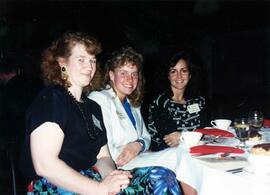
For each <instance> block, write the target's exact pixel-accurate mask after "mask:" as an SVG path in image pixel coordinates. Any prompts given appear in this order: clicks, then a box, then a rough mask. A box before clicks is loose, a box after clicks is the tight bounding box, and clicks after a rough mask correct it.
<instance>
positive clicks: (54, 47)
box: [41, 32, 102, 93]
mask: <svg viewBox="0 0 270 195" xmlns="http://www.w3.org/2000/svg"><path fill="white" fill-rule="evenodd" d="M78 43H79V44H82V45H84V46H85V48H86V51H87V52H88V53H89V54H91V55H97V54H99V53H100V52H101V50H102V48H101V44H100V42H99V41H97V40H96V39H95V38H93V37H91V36H89V35H88V34H86V33H83V32H74V33H73V32H66V33H64V34H63V35H62V36H61V37H59V38H58V39H57V40H55V41H53V42H52V44H51V45H50V46H49V47H48V48H47V49H45V50H44V52H43V54H42V59H41V71H42V78H43V80H44V82H45V84H46V85H50V84H53V85H61V86H63V87H65V88H68V87H70V86H71V84H70V83H69V82H68V81H67V80H64V79H63V78H62V77H61V67H60V65H59V63H58V61H57V59H58V58H60V57H61V58H65V59H67V58H68V57H70V56H71V51H72V48H73V47H74V46H75V45H76V44H78ZM98 69H99V66H98V64H97V70H98ZM99 79H100V78H98V77H94V78H93V79H92V81H91V82H92V83H93V82H98V80H99ZM91 89H92V86H91V85H89V86H86V87H85V88H84V93H88V92H89V91H90V90H91Z"/></svg>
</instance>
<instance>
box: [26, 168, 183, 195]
mask: <svg viewBox="0 0 270 195" xmlns="http://www.w3.org/2000/svg"><path fill="white" fill-rule="evenodd" d="M81 174H83V175H85V176H87V177H88V178H91V179H93V180H96V181H101V180H102V179H101V176H100V174H99V173H98V171H97V170H96V169H95V167H92V168H91V169H88V170H86V171H81ZM132 175H133V178H132V179H131V183H130V185H129V186H128V187H127V188H125V189H124V190H123V191H121V192H120V193H118V195H135V194H138V195H151V194H154V195H181V194H182V193H181V190H180V188H179V185H178V182H177V180H176V176H175V173H174V172H173V171H171V170H170V169H167V168H164V167H143V168H136V169H134V170H133V171H132ZM36 194H43V195H47V194H61V195H76V193H73V192H69V191H67V190H65V189H62V188H59V187H56V186H55V185H53V184H51V183H50V182H49V181H47V180H46V179H44V178H41V179H38V180H35V181H32V182H31V183H30V184H29V186H28V192H27V195H36Z"/></svg>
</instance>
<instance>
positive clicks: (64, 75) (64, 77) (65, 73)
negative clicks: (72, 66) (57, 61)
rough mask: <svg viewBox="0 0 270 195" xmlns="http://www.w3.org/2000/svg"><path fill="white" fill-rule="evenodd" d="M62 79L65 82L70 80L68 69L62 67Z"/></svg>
mask: <svg viewBox="0 0 270 195" xmlns="http://www.w3.org/2000/svg"><path fill="white" fill-rule="evenodd" d="M61 77H62V79H63V80H64V81H66V80H67V79H68V75H67V69H66V67H64V66H63V67H61Z"/></svg>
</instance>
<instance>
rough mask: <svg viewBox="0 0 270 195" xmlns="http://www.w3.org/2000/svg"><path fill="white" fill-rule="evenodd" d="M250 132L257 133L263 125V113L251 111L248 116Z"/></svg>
mask: <svg viewBox="0 0 270 195" xmlns="http://www.w3.org/2000/svg"><path fill="white" fill-rule="evenodd" d="M248 120H249V124H250V129H251V131H259V130H260V129H261V127H262V125H263V113H262V112H261V111H257V110H255V111H251V112H249V114H248Z"/></svg>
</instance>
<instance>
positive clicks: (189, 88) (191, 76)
mask: <svg viewBox="0 0 270 195" xmlns="http://www.w3.org/2000/svg"><path fill="white" fill-rule="evenodd" d="M195 70H196V68H195V66H194V65H193V64H192V62H191V58H190V55H189V54H188V53H187V52H185V51H182V52H179V53H177V54H175V55H174V56H173V57H172V58H171V60H170V62H169V63H168V66H167V70H166V74H167V78H168V86H167V89H166V90H165V91H164V92H162V93H160V94H159V95H158V96H157V97H156V98H155V99H154V100H153V102H152V103H151V104H150V106H149V113H148V114H149V115H148V121H147V126H148V131H149V133H150V135H151V149H152V150H154V151H160V150H163V149H165V148H168V147H176V146H178V145H179V141H180V136H181V132H183V131H192V130H194V129H196V128H199V127H204V126H205V123H206V113H205V111H206V103H205V98H204V97H202V96H200V95H198V94H197V90H195V87H196V86H195V85H194V84H195V83H193V81H195V80H196V78H195V77H196V75H195V73H196V71H195ZM196 85H198V83H196Z"/></svg>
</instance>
